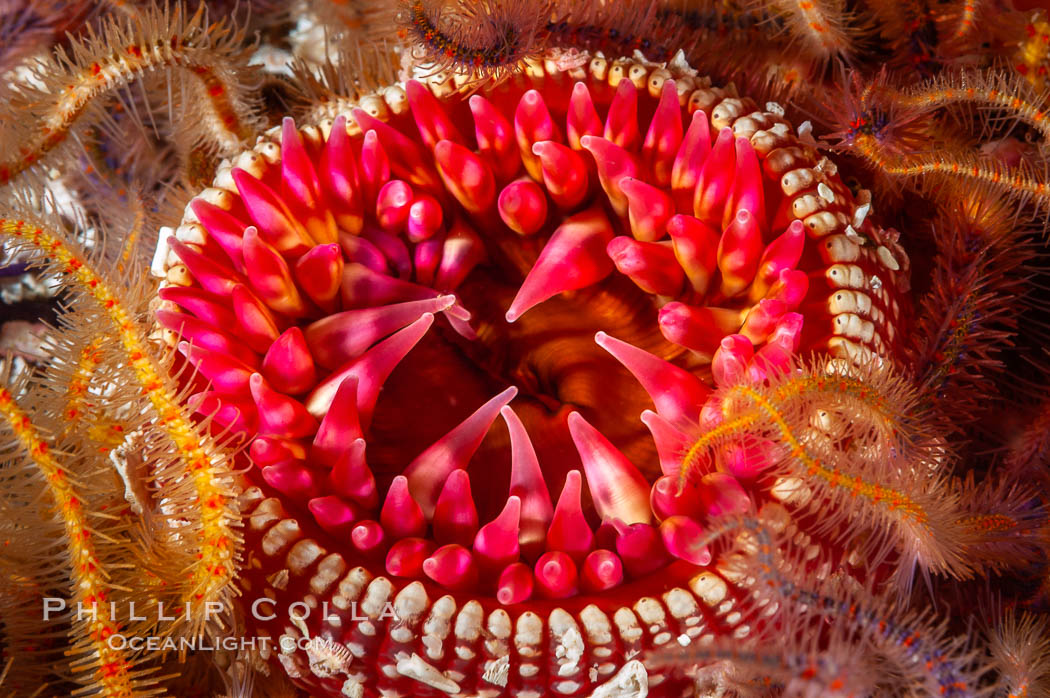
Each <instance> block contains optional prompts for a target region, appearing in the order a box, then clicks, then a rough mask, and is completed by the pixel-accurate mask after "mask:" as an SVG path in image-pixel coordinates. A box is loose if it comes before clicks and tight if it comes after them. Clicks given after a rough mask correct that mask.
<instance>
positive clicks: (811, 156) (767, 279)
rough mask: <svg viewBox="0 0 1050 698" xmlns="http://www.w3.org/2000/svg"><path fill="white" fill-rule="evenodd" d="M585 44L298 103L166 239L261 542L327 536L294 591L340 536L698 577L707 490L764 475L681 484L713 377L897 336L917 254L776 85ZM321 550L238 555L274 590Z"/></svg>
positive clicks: (490, 583) (491, 559)
mask: <svg viewBox="0 0 1050 698" xmlns="http://www.w3.org/2000/svg"><path fill="white" fill-rule="evenodd" d="M599 67H601V66H599ZM573 70H575V71H576V72H579V75H573V76H570V75H569V74H567V73H565V72H553V73H551V74H549V75H546V76H545V77H543V78H538V77H536V76H531V77H529V78H525V77H519V78H513V79H511V80H508V81H506V82H504V83H502V84H501V85H499V86H497V87H495V88H491V89H490V90H488V91H486V92H483V93H479V94H476V95H473V96H472V97H470V98H469V99H465V98H460V97H458V96H455V95H452V96H449V95H444V96H443V97H441V98H440V99H439V98H438V96H437V95H439V94H443V92H442V90H441V89H440V85H431V86H430V87H428V86H425V85H423V84H421V83H418V82H414V81H410V82H409V83H407V85H406V87H405V89H404V91H399V90H400V88H398V89H392V90H388V91H387V93H386V97H387V100H386V102H381V101H379V100H376V99H372V100H371V101H368V102H367V103H368V104H369V105H371V106H372V107H373V108H372V109H371V113H370V112H369V111H366V110H364V109H357V110H355V111H354V112H353V115H352V117H353V119H352V120H348V119H347V118H346V117H344V116H340V117H338V118H336V119H334V121H332V122H326V123H324V124H322V125H321V126H320V127H305V128H303V129H297V128H296V127H295V125H294V123H293V122H292V121H291V120H290V119H287V120H285V122H284V124H283V125H282V127H281V128H280V129H277V130H275V131H273V132H271V133H270V134H268V135H269V140H267V139H263V140H262V141H260V143H259V145H257V146H256V148H255V149H254V150H253V151H250V152H247V153H244V154H242V155H241V156H240V157H238V158H237V159H236V160H235V161H234V162H232V163H228V164H227V165H226V166H223V167H220V170H219V173H218V174H217V176H216V180H215V185H214V186H213V187H212V188H210V189H208V190H206V191H205V192H203V193H202V194H200V195H199V196H198V197H196V198H195V199H194V200H193V202H191V204H190V206H189V207H188V208H187V215H186V218H185V219H184V221H183V225H182V226H181V227H180V228H179V229H178V230H177V231H176V234H175V236H174V237H171V238H169V239H168V240H167V242H166V245H162V247H161V248H160V250H159V252H158V260H160V265H161V266H162V267H163V271H164V272H165V273H166V275H167V280H168V283H167V284H166V288H163V289H162V290H161V292H160V295H161V299H162V308H161V309H160V310H159V311H158V314H157V317H158V321H159V322H160V324H161V325H162V326H163V327H165V328H167V330H168V331H169V332H170V333H171V334H170V335H169V338H171V339H172V341H176V340H178V339H179V338H181V341H179V342H178V346H179V349H180V351H181V352H182V353H183V354H184V355H185V356H186V357H187V359H188V360H189V362H190V363H191V364H193V365H194V366H195V367H196V369H197V371H198V372H199V374H200V376H201V377H202V378H203V379H205V380H206V381H207V382H209V383H210V385H209V386H208V389H207V390H204V391H203V392H201V393H200V394H199V395H197V396H196V397H195V398H194V399H195V400H196V406H197V410H198V412H200V413H201V414H202V415H204V417H205V418H207V419H210V420H212V423H213V424H214V426H215V428H217V429H220V430H223V431H226V432H228V433H239V434H241V435H242V436H243V437H244V438H246V439H247V440H248V441H249V442H250V447H249V449H248V450H249V453H250V455H251V458H252V461H253V467H252V468H251V469H250V470H249V471H248V479H249V480H250V481H251V483H252V484H253V485H255V486H256V489H255V491H256V493H257V494H258V495H259V496H260V497H263V496H265V497H267V498H266V499H265V500H264V502H263V504H261V505H259V508H258V510H257V512H256V513H253V514H252V516H251V523H250V528H253V529H254V528H255V527H256V523H258V524H259V526H260V527H262V528H266V527H271V526H272V528H270V529H269V531H268V532H266V534H265V535H262V536H261V538H260V539H259V540H258V541H257V547H258V548H259V551H260V554H261V555H262V556H272V555H275V554H278V552H280V551H282V550H284V549H285V547H286V546H287V544H288V543H289V542H290V541H291V540H292V539H294V538H296V537H298V536H300V532H301V531H304V530H305V531H309V532H310V533H311V535H313V536H314V538H311V539H310V540H311V541H314V539H317V540H324V541H326V545H325V546H324V547H323V548H324V549H332V550H335V551H337V552H336V553H333V555H329V556H328V557H325V558H324V559H323V560H322V561H321V562H320V563H318V567H317V568H316V569H317V572H316V573H315V575H314V577H313V578H311V579H310V580H309V588H311V589H313V588H315V587H317V586H318V585H320V586H323V587H325V588H329V587H331V584H332V582H333V581H334V578H330V577H331V575H330V574H329V572H327V571H324V570H323V569H322V568H324V567H325V565H328V567H329V568H331V569H337V568H338V569H340V570H345V568H346V565H347V564H358V565H361V566H362V567H360V568H358V569H365V570H371V573H374V574H375V575H389V576H391V577H392V578H396V579H398V580H399V582H398V584H399V585H402V584H404V585H409V586H406V587H405V593H406V594H407V593H408V591H407V590H408V589H409V588H410V587H411V584H410V582H412V580H416V581H419V582H422V583H424V584H425V585H428V586H430V587H431V588H436V589H440V590H442V591H447V592H452V593H454V594H456V595H457V597H458V598H459V597H470V598H471V599H474V598H475V597H477V598H479V599H483V600H485V603H486V604H489V605H493V604H494V605H496V606H507V607H518V608H523V607H524V606H525V605H526V602H528V604H527V605H529V607H530V608H539V607H540V606H538V605H537V604H540V605H545V604H546V603H547V602H548V601H549V602H551V603H554V604H557V603H569V604H570V605H572V604H577V605H582V604H584V603H586V602H588V601H590V600H595V599H599V598H602V597H604V598H616V597H619V596H621V595H622V594H627V595H628V596H629V595H631V594H632V593H634V592H632V591H631V589H640V588H641V587H645V586H646V585H647V584H648V586H653V587H658V588H664V589H666V588H667V586H668V585H669V584H673V583H678V582H682V583H683V584H684V583H685V582H684V580H685V579H686V578H688V577H689V576H690V575H691V574H694V573H695V572H696V570H697V567H698V566H704V565H706V564H708V563H709V562H710V560H711V556H710V553H709V552H708V551H707V550H706V549H702V548H700V547H699V546H698V545H697V544H696V541H697V540H699V539H700V537H701V534H702V525H703V522H704V519H705V517H706V516H707V515H708V514H711V515H714V514H716V513H719V512H721V513H724V512H726V511H732V510H733V509H734V508H743V507H747V506H749V503H750V499H749V494H748V491H750V494H751V495H755V494H756V493H760V492H761V490H763V489H767V485H768V484H769V483H764V484H763V483H762V482H761V480H760V479H758V478H757V474H758V467H757V466H756V465H755V463H754V462H753V461H754V459H753V458H751V456H749V455H747V454H746V453H745V454H743V455H740V454H737V456H738V457H736V458H735V460H733V459H730V460H731V461H732V462H733V463H735V465H734V466H732V467H730V468H729V472H717V473H709V474H708V475H706V476H705V477H704V480H703V482H701V483H699V484H696V483H687V485H686V487H684V488H683V489H679V488H678V472H679V468H680V467H681V465H682V459H683V455H684V454H685V453H686V451H687V449H688V446H689V441H690V439H691V438H693V437H694V436H695V434H696V433H697V432H698V430H700V429H701V428H702V426H703V423H704V417H703V415H702V409H703V408H704V403H705V400H706V399H707V397H708V395H709V393H710V392H711V386H712V384H713V383H718V382H719V381H720V380H727V379H728V378H727V377H728V376H730V374H734V375H735V374H737V373H740V372H741V371H745V372H747V371H751V372H757V373H756V375H757V374H762V373H763V372H764V371H767V370H774V371H775V370H777V368H778V367H783V366H786V365H787V364H786V362H787V361H788V360H789V359H790V356H791V355H792V353H793V352H795V351H798V350H799V349H800V348H801V349H804V350H821V351H828V352H830V353H832V354H837V355H839V356H842V357H844V358H854V359H857V358H859V359H865V358H869V357H872V356H878V355H891V354H892V352H893V351H894V347H895V346H896V341H895V334H897V333H899V328H900V327H901V326H902V325H903V323H905V322H906V314H907V308H906V307H904V306H902V305H901V303H903V301H900V303H899V302H898V299H900V298H903V295H901V294H902V293H903V290H905V289H906V283H907V282H906V267H907V259H906V257H904V256H903V254H902V252H901V251H900V250H899V247H897V246H895V239H894V236H893V235H892V234H889V233H887V232H886V231H883V230H881V229H880V228H878V227H877V226H876V225H875V224H874V223H873V222H872V217H870V216H868V211H869V209H870V205H868V204H866V203H858V202H857V201H855V200H854V198H853V196H852V194H851V193H850V192H849V190H848V189H847V188H846V187H845V185H843V184H842V182H841V180H840V179H839V178H838V176H837V174H836V172H835V168H834V166H833V165H831V164H830V163H829V162H828V161H827V160H826V159H824V158H822V157H821V156H820V155H819V153H818V152H817V151H816V150H814V149H813V148H811V147H809V146H807V145H805V144H804V143H802V142H801V141H799V140H798V139H797V138H796V137H795V136H793V135H792V134H791V133H790V131H789V130H788V127H787V124H786V122H785V121H784V119H783V118H782V115H781V113H780V111H779V109H778V108H776V107H775V106H774V105H768V108H767V110H766V111H761V110H758V109H757V107H756V106H755V105H754V104H753V103H751V102H750V101H749V100H746V99H741V98H738V97H736V96H735V95H733V94H731V93H727V92H726V91H724V90H720V89H718V88H714V87H711V86H710V85H709V83H707V82H705V81H703V80H698V79H696V78H694V77H692V76H691V75H689V74H680V75H672V73H671V72H670V71H669V70H666V69H663V68H660V69H658V70H651V71H649V72H646V71H645V70H643V71H642V74H641V75H640V76H638V75H634V71H633V69H632V71H627V72H626V73H625V72H624V71H623V70H621V71H620V73H621V75H620V77H622V78H623V79H621V80H613V79H612V78H613V75H612V72H613V71H611V70H610V71H608V77H609V80H608V81H605V80H603V79H596V70H597V69H596V68H595V64H593V63H592V65H591V66H590V69H589V73H590V74H589V75H588V73H587V72H585V71H583V69H582V68H579V69H573ZM661 71H662V74H661ZM597 72H599V73H601V74H602V75H601V76H599V77H605V76H606V71H605V70H604V69H602V70H597ZM632 76H633V77H632ZM669 77H674V78H677V80H671V79H667V78H669ZM683 87H687V88H689V89H683ZM402 98H403V99H402ZM363 104H364V102H363ZM377 105H378V106H377ZM471 127H473V128H472V130H473V133H470V132H469V131H470V130H471ZM891 247H892V248H893V249H892V250H891V249H890V248H891ZM902 266H903V267H904V269H902ZM639 415H640V416H641V417H640V419H639ZM497 421H502V422H503V423H504V424H503V425H497V424H496V422H497ZM741 483H743V484H741ZM763 496H764V495H763ZM278 511H279V512H282V513H281V514H280V515H281V516H284V515H287V516H288V517H289V518H288V519H287V520H282V521H281V522H280V523H279V524H278V525H274V523H273V522H274V521H275V520H276V519H277V517H278V514H277V512H278ZM259 512H261V513H259ZM288 512H291V514H288ZM253 540H254V539H253ZM253 545H256V544H253ZM311 546H312V547H311ZM320 551H322V547H321V546H319V545H318V544H317V543H316V542H311V543H310V545H309V546H305V547H304V546H302V545H296V546H294V547H293V548H292V549H291V552H288V553H287V559H286V560H285V561H284V562H283V563H277V564H278V566H282V565H287V568H285V569H280V570H278V569H273V570H271V569H269V568H268V567H266V566H265V565H263V563H262V562H260V559H259V558H256V557H254V555H255V551H254V549H253V551H252V555H250V558H251V562H252V564H254V565H257V566H258V568H259V571H260V572H261V573H262V575H263V579H264V584H265V585H266V588H267V589H268V590H269V592H273V590H274V589H278V590H282V591H283V590H284V589H287V588H289V587H288V584H289V581H288V574H287V572H288V570H292V572H293V573H296V574H297V573H299V572H301V571H302V570H303V569H305V568H306V567H307V566H309V565H312V564H313V563H315V562H317V560H318V558H319V557H320V555H321V552H320ZM282 554H283V553H282ZM333 556H334V557H335V558H337V560H338V564H336V563H335V562H332V563H331V564H329V561H330V560H331V559H332V557H333ZM344 557H345V563H344ZM340 573H341V572H340ZM354 574H358V573H355V572H351V574H350V575H349V576H348V577H347V579H350V578H351V577H353V575H354ZM360 574H364V573H363V572H362V573H360ZM360 574H358V576H359V577H360ZM254 576H255V575H254V573H252V572H249V573H248V574H247V575H246V577H245V578H246V580H248V581H247V582H246V583H248V584H251V581H250V580H251V578H252V577H254ZM654 578H655V579H656V581H650V580H653V579H654ZM318 579H323V580H327V581H326V582H324V584H321V583H319V582H318V581H317V580H318ZM377 579H378V576H377ZM346 583H347V584H349V585H350V587H354V585H355V584H357V582H352V581H351V582H346ZM299 586H301V585H298V586H294V588H299ZM358 586H359V585H358ZM701 586H702V585H701ZM723 586H724V585H723ZM342 588H343V587H342V585H340V589H342ZM370 588H371V587H370ZM677 591H682V590H680V589H678V590H677ZM358 592H360V589H358ZM340 593H341V592H340ZM413 593H415V592H413ZM682 593H683V594H686V593H687V592H684V591H682ZM693 593H694V594H700V595H701V596H703V592H701V591H696V590H695V589H694V592H693ZM424 596H425V594H424ZM269 598H271V599H273V598H274V597H273V596H270V597H269ZM307 598H313V601H314V603H316V602H317V599H316V596H313V595H311V594H307ZM334 598H341V597H339V595H338V594H337V595H336V596H335V597H334ZM574 599H575V600H574ZM275 603H276V601H275ZM574 607H575V606H574ZM530 622H531V621H530ZM285 630H287V629H285ZM302 632H303V634H304V635H306V634H308V633H307V632H306V630H303V631H302ZM355 632H356V631H355ZM366 634H367V633H366ZM664 634H665V633H660V634H659V635H658V636H659V637H663V635H664ZM667 637H668V638H669V637H670V635H667ZM683 637H686V635H683ZM366 644H367V643H366ZM354 646H355V647H356V646H357V645H356V644H355V645H354ZM315 649H316V648H315ZM361 651H362V652H364V650H361ZM311 662H313V659H311ZM409 669H410V670H412V671H415V669H412V668H411V667H409Z"/></svg>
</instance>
